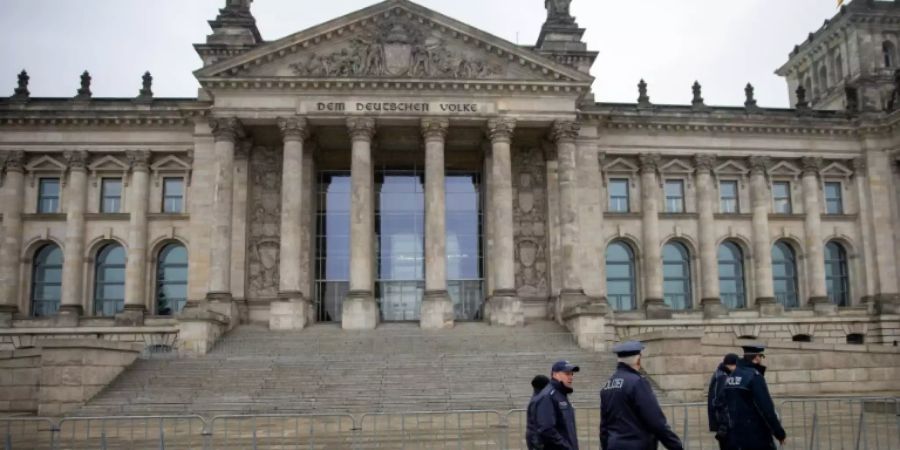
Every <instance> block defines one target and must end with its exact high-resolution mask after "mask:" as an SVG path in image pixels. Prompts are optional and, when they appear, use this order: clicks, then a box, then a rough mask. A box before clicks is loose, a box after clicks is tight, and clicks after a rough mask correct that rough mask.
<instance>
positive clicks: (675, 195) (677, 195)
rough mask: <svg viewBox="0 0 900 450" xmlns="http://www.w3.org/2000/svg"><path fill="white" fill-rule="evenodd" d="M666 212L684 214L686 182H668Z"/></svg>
mask: <svg viewBox="0 0 900 450" xmlns="http://www.w3.org/2000/svg"><path fill="white" fill-rule="evenodd" d="M665 186H666V187H665V190H666V212H670V213H681V212H684V182H683V181H681V180H666V185H665Z"/></svg>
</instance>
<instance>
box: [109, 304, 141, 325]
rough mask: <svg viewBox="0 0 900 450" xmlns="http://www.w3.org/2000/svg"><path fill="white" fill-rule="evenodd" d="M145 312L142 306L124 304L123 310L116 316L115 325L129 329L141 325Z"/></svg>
mask: <svg viewBox="0 0 900 450" xmlns="http://www.w3.org/2000/svg"><path fill="white" fill-rule="evenodd" d="M145 312H146V308H144V305H128V304H126V305H125V308H124V310H123V311H122V312H120V313H119V314H116V325H121V326H130V327H133V326H140V325H143V324H144V314H145Z"/></svg>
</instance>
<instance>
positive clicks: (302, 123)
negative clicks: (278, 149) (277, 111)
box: [277, 117, 309, 141]
mask: <svg viewBox="0 0 900 450" xmlns="http://www.w3.org/2000/svg"><path fill="white" fill-rule="evenodd" d="M277 123H278V129H279V130H281V137H282V139H284V140H285V141H292V140H293V141H303V140H304V139H306V138H307V137H309V124H308V123H307V121H306V118H305V117H279V118H278V122H277Z"/></svg>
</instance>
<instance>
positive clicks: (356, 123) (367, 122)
mask: <svg viewBox="0 0 900 450" xmlns="http://www.w3.org/2000/svg"><path fill="white" fill-rule="evenodd" d="M347 129H348V130H349V131H350V137H351V138H352V139H353V140H354V141H360V140H361V141H368V142H372V139H373V138H374V137H375V119H373V118H371V117H350V118H348V119H347Z"/></svg>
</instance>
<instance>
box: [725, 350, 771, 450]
mask: <svg viewBox="0 0 900 450" xmlns="http://www.w3.org/2000/svg"><path fill="white" fill-rule="evenodd" d="M742 348H743V349H744V357H743V358H742V359H740V360H739V361H738V364H737V368H735V369H734V372H732V373H731V375H729V376H728V378H726V379H725V404H726V406H727V409H728V416H729V420H730V422H731V423H730V425H729V427H728V428H729V430H728V445H729V447H728V448H730V449H735V450H773V449H775V442H774V441H773V440H772V436H775V439H778V441H779V442H781V443H782V444H784V439H785V436H786V435H785V433H784V428H782V427H781V422H779V420H778V416H777V415H776V414H775V405H774V404H773V403H772V397H771V396H770V395H769V387H768V385H766V379H765V378H764V377H763V375H764V374H765V372H766V367H765V366H763V365H762V361H763V359H764V358H765V355H763V352H764V351H765V349H766V347H765V346H764V345H762V344H758V343H753V344H748V345H744V346H742Z"/></svg>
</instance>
